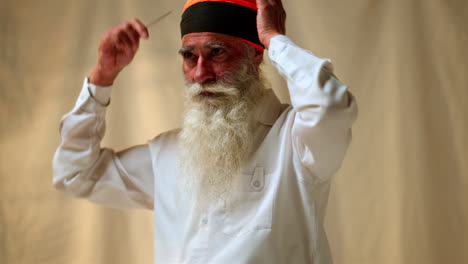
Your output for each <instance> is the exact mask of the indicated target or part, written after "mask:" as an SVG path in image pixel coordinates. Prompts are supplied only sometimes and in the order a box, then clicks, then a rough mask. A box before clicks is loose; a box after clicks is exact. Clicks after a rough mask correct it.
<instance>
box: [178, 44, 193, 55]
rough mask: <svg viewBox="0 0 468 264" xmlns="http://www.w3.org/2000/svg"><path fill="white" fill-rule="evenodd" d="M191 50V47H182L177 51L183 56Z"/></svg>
mask: <svg viewBox="0 0 468 264" xmlns="http://www.w3.org/2000/svg"><path fill="white" fill-rule="evenodd" d="M192 50H193V46H183V47H182V48H180V50H179V54H184V53H185V52H189V51H192Z"/></svg>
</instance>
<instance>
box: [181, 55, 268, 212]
mask: <svg viewBox="0 0 468 264" xmlns="http://www.w3.org/2000/svg"><path fill="white" fill-rule="evenodd" d="M186 88H187V89H186V102H185V106H186V110H185V115H184V122H183V127H182V130H181V132H180V133H179V149H180V163H179V180H180V181H179V182H181V183H183V184H182V186H185V188H184V192H187V191H189V193H191V194H192V198H196V199H198V201H199V202H200V201H203V203H207V202H211V201H216V200H225V199H227V198H229V197H230V195H231V191H232V190H233V187H234V186H235V184H236V179H237V178H238V176H239V175H240V173H241V171H242V169H243V168H244V166H245V164H246V161H248V160H249V157H250V155H251V154H252V151H253V150H252V149H251V148H252V146H253V135H254V130H255V126H256V123H257V121H256V119H255V116H256V110H257V106H258V104H259V101H260V99H261V97H262V96H263V94H264V91H265V85H264V81H263V80H260V78H259V74H258V72H253V71H252V70H251V65H250V64H249V63H244V64H243V65H242V67H241V68H240V69H239V70H238V71H237V72H236V74H234V75H233V76H232V77H230V78H228V79H227V80H225V81H223V82H216V83H213V84H210V85H206V86H203V85H200V84H196V83H194V84H187V87H186ZM202 91H209V92H211V93H213V95H212V96H202V95H201V94H200V93H201V92H202ZM187 187H188V189H187Z"/></svg>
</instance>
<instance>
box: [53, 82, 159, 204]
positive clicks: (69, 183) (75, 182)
mask: <svg viewBox="0 0 468 264" xmlns="http://www.w3.org/2000/svg"><path fill="white" fill-rule="evenodd" d="M110 90H111V88H110V87H99V88H97V87H96V86H95V85H92V84H90V83H89V82H88V79H87V78H86V79H85V81H84V84H83V88H82V90H81V93H80V95H79V98H78V100H77V102H76V104H75V106H74V108H73V110H72V111H71V112H69V113H68V114H66V115H65V116H64V117H63V118H62V120H61V122H60V145H59V147H58V148H57V150H56V152H55V155H54V159H53V171H54V177H53V184H54V186H55V187H56V188H57V189H59V190H61V191H63V192H66V193H68V194H71V195H73V196H75V197H79V198H84V199H88V200H90V201H92V202H95V203H99V204H103V205H106V206H110V207H113V208H119V209H128V208H147V209H152V208H153V200H154V196H153V184H154V183H153V181H154V179H153V173H152V165H151V156H150V150H149V146H148V145H147V144H146V145H140V146H135V147H131V148H129V149H126V150H123V151H120V152H115V151H114V150H112V149H109V148H101V144H100V143H101V139H102V138H103V136H104V132H105V120H104V118H105V112H106V106H107V105H108V103H109V102H110V101H109V100H110Z"/></svg>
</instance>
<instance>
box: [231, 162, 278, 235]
mask: <svg viewBox="0 0 468 264" xmlns="http://www.w3.org/2000/svg"><path fill="white" fill-rule="evenodd" d="M271 176H272V175H271V174H270V175H269V174H267V175H265V172H264V168H262V167H257V168H255V170H254V173H253V174H243V175H242V179H241V182H240V184H241V186H240V188H239V192H237V194H236V195H235V196H234V198H233V201H232V202H231V203H229V205H228V206H227V207H226V209H225V210H226V212H225V218H224V226H223V233H224V234H226V235H230V236H242V235H246V234H248V233H252V232H256V231H259V230H269V229H271V222H272V204H273V197H274V196H273V190H272V188H271Z"/></svg>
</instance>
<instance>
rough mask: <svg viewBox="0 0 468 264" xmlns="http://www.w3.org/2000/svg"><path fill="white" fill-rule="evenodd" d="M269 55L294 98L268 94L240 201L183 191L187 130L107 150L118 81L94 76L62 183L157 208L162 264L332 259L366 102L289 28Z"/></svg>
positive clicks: (63, 164)
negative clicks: (340, 197)
mask: <svg viewBox="0 0 468 264" xmlns="http://www.w3.org/2000/svg"><path fill="white" fill-rule="evenodd" d="M269 56H270V58H271V61H272V63H273V65H274V66H275V67H276V68H277V69H278V71H279V72H280V73H281V74H282V75H283V76H284V78H285V79H286V80H287V82H288V89H289V91H290V95H291V101H292V106H287V105H281V104H280V103H279V101H278V99H277V98H276V96H275V95H274V94H273V92H272V91H269V92H268V93H267V95H266V96H265V97H264V98H263V101H262V103H261V107H262V110H261V111H260V114H259V115H258V117H257V118H258V122H259V126H258V129H257V131H256V133H255V135H256V137H255V140H256V141H257V142H256V144H257V145H259V148H258V149H257V151H256V152H255V154H254V155H253V157H252V159H251V160H250V161H249V164H248V165H247V166H246V167H245V168H244V169H243V174H242V188H241V189H240V191H239V193H237V194H236V195H235V201H234V203H233V205H232V206H225V204H223V203H221V202H218V203H213V204H212V205H211V206H210V207H209V208H208V209H207V210H205V211H197V210H193V208H192V206H191V203H190V198H188V197H185V196H184V195H185V194H184V193H183V192H180V191H178V189H177V182H176V181H177V179H178V177H177V167H178V160H179V154H178V152H179V151H178V142H177V141H178V138H177V135H178V132H179V130H173V131H169V132H166V133H163V134H161V135H159V136H158V137H156V138H155V139H153V140H152V141H151V142H150V143H149V144H145V145H141V146H137V147H134V148H131V149H129V150H126V151H123V152H117V153H116V152H114V151H113V150H112V149H101V148H100V139H101V138H102V136H103V135H104V115H105V109H106V107H105V106H103V103H105V102H107V101H108V99H109V97H110V89H109V88H96V87H95V86H93V85H91V84H88V82H87V80H85V83H84V85H83V89H82V92H81V94H80V97H79V99H78V102H77V103H76V105H75V108H74V109H73V110H72V111H71V112H70V113H68V114H67V115H65V116H64V118H63V120H62V123H61V143H60V146H59V148H58V149H57V152H56V154H55V157H54V185H55V186H56V187H57V188H58V189H60V190H63V191H65V192H67V193H70V194H72V195H74V196H77V197H81V198H86V199H89V200H91V201H93V202H97V203H101V204H105V205H108V206H112V207H116V208H141V207H143V208H148V209H154V263H162V264H169V263H203V264H209V263H216V264H218V263H219V264H229V263H233V264H234V263H235V264H244V263H255V264H261V263H265V264H274V263H297V264H301V263H304V264H310V263H313V264H326V263H327V264H328V263H332V259H331V256H330V250H329V246H328V242H327V238H326V234H325V231H324V228H323V222H324V216H325V210H326V205H327V199H328V193H329V188H330V182H331V177H332V176H333V174H334V173H335V172H336V171H337V170H338V169H339V167H340V165H341V163H342V160H343V158H344V154H345V152H346V149H347V147H348V145H349V142H350V140H351V125H352V124H353V122H354V120H355V119H356V115H357V106H356V103H355V100H354V98H353V96H352V95H351V94H350V93H348V92H347V87H346V86H345V85H343V84H342V83H340V82H339V81H338V80H337V79H336V78H335V76H334V75H333V74H332V66H331V63H330V62H329V60H326V59H320V58H317V57H315V56H314V55H313V54H312V53H311V52H309V51H306V50H304V49H301V48H299V47H297V46H296V45H295V44H294V43H293V42H292V41H291V40H290V39H289V38H287V37H286V36H277V37H275V38H273V39H272V40H271V42H270V49H269ZM88 88H89V89H88ZM89 91H90V92H91V93H93V94H94V98H92V97H90V93H89ZM99 102H100V103H99Z"/></svg>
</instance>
